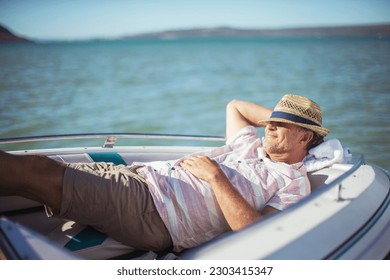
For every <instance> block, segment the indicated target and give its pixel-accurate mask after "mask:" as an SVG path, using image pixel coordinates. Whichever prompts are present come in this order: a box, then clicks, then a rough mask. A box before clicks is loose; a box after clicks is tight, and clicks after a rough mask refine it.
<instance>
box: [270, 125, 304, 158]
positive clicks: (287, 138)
mask: <svg viewBox="0 0 390 280" xmlns="http://www.w3.org/2000/svg"><path fill="white" fill-rule="evenodd" d="M303 135H304V131H303V130H302V129H301V128H300V127H299V126H297V125H294V124H289V123H282V122H269V123H268V124H267V125H266V127H265V140H264V150H265V152H266V153H267V154H286V153H293V152H294V150H296V149H299V148H300V147H298V145H299V142H300V140H301V139H302V136H303Z"/></svg>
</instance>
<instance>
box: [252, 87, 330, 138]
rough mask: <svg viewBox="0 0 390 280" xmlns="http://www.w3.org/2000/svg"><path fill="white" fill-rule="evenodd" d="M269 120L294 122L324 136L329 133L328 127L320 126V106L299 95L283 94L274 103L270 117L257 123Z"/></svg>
mask: <svg viewBox="0 0 390 280" xmlns="http://www.w3.org/2000/svg"><path fill="white" fill-rule="evenodd" d="M271 121H274V122H284V123H291V124H295V125H298V126H301V127H304V128H307V129H310V130H312V131H314V132H316V133H318V134H319V135H321V136H326V135H327V134H328V133H329V129H327V128H324V127H322V113H321V109H320V106H318V104H317V103H315V102H314V101H312V100H310V99H308V98H306V97H303V96H299V95H293V94H286V95H285V96H283V97H282V99H281V100H280V101H279V103H278V104H276V106H275V108H274V111H273V112H272V114H271V117H270V118H269V119H267V120H261V121H259V124H265V123H266V122H271Z"/></svg>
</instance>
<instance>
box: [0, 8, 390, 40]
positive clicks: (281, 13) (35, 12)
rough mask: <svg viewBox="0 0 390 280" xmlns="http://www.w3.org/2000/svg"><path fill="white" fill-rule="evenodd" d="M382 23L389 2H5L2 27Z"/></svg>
mask: <svg viewBox="0 0 390 280" xmlns="http://www.w3.org/2000/svg"><path fill="white" fill-rule="evenodd" d="M377 23H390V0H0V25H3V26H5V27H6V28H8V29H10V30H11V31H12V32H13V33H15V34H17V35H21V36H25V37H28V38H31V39H38V40H39V39H41V40H56V39H59V40H77V39H94V38H116V37H120V36H125V35H134V34H140V33H147V32H155V31H164V30H172V29H173V30H177V29H189V28H199V27H200V28H203V27H221V26H224V27H235V28H293V27H313V26H314V27H318V26H337V25H362V24H363V25H364V24H377Z"/></svg>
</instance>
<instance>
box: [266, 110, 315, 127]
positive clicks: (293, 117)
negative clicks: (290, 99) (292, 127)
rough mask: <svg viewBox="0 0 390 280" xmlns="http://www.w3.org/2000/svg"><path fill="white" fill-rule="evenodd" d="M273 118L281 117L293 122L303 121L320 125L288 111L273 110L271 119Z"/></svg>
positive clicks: (302, 122) (303, 122)
mask: <svg viewBox="0 0 390 280" xmlns="http://www.w3.org/2000/svg"><path fill="white" fill-rule="evenodd" d="M272 118H279V119H285V120H289V121H293V122H296V123H301V124H309V125H315V126H320V125H319V124H318V123H315V122H313V121H311V120H308V119H306V118H302V117H300V116H297V115H294V114H290V113H286V112H280V111H273V112H272V114H271V119H272Z"/></svg>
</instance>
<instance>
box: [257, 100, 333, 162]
mask: <svg viewBox="0 0 390 280" xmlns="http://www.w3.org/2000/svg"><path fill="white" fill-rule="evenodd" d="M259 123H260V124H263V125H266V129H265V140H264V149H265V151H266V152H267V154H268V155H269V156H270V157H271V158H273V159H275V160H278V159H279V160H280V161H284V162H288V163H293V162H298V161H301V160H303V158H304V156H305V155H306V154H307V151H308V150H309V149H310V148H312V147H314V146H316V145H318V144H320V143H321V142H322V141H323V138H324V136H326V135H327V134H328V133H329V130H328V129H327V128H324V127H322V113H321V109H320V107H319V106H318V104H317V103H315V102H314V101H312V100H310V99H308V98H306V97H302V96H298V95H292V94H287V95H285V96H283V98H282V99H281V100H280V101H279V103H278V104H277V105H276V106H275V108H274V111H273V112H272V114H271V116H270V118H269V119H266V120H261V121H260V122H259Z"/></svg>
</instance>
